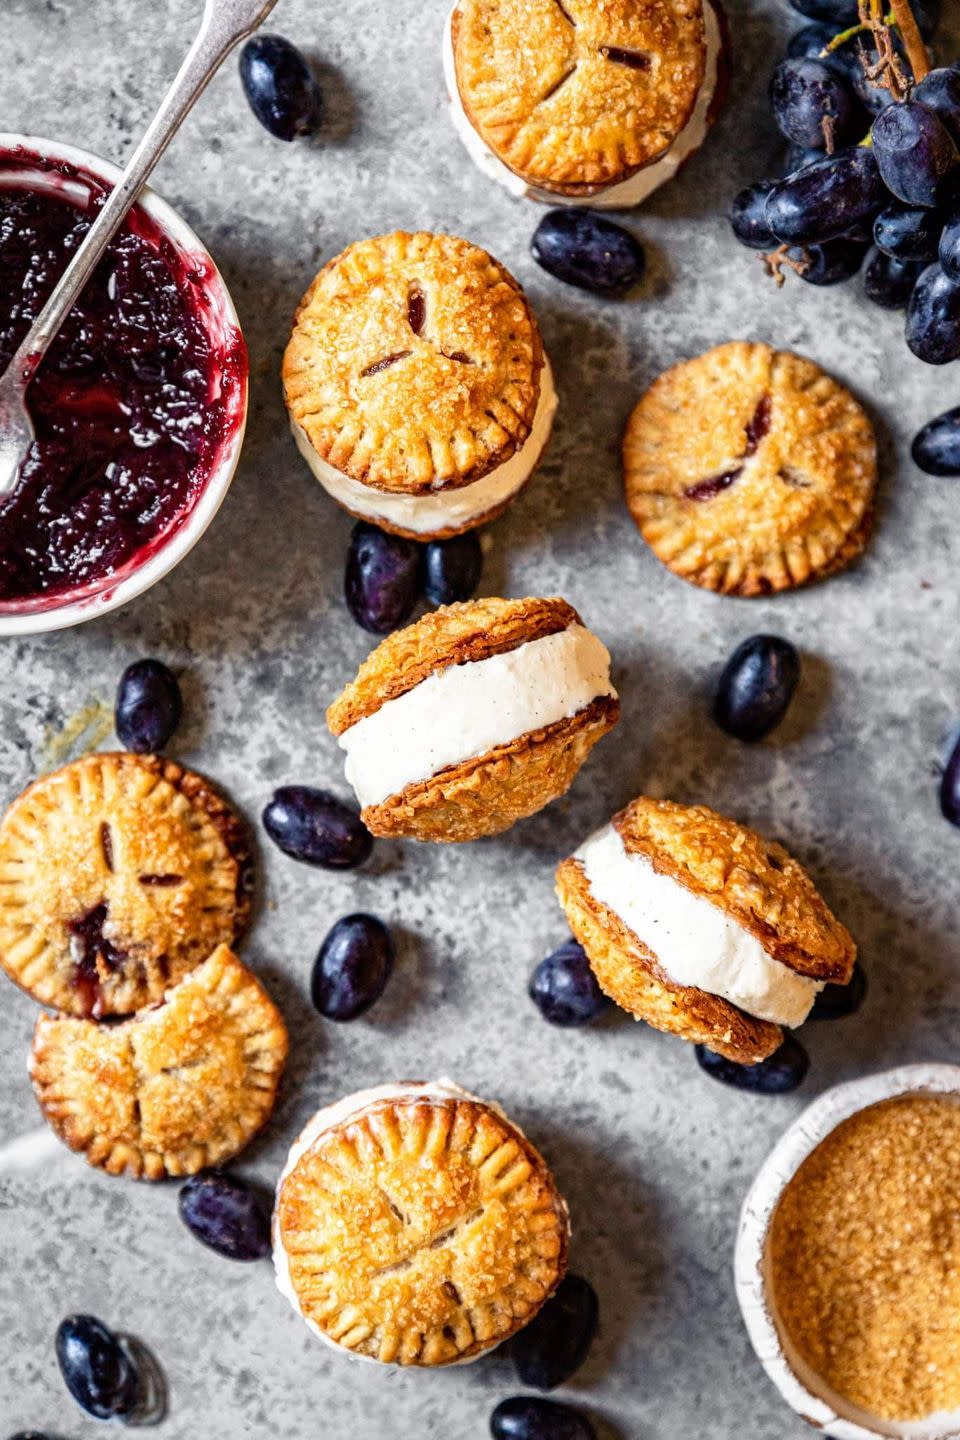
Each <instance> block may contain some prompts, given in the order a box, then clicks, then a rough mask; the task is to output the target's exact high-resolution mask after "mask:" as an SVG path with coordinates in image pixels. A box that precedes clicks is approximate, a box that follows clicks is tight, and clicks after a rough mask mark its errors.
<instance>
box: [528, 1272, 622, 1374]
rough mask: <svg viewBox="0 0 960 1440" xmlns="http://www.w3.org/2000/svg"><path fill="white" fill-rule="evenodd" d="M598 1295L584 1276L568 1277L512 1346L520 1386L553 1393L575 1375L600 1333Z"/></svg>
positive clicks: (562, 1281) (565, 1277) (561, 1282)
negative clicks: (598, 1331)
mask: <svg viewBox="0 0 960 1440" xmlns="http://www.w3.org/2000/svg"><path fill="white" fill-rule="evenodd" d="M599 1314H600V1305H599V1301H598V1300H597V1292H596V1290H594V1288H593V1286H592V1285H591V1284H590V1281H589V1280H584V1278H583V1276H582V1275H566V1276H564V1278H563V1279H562V1280H561V1281H560V1284H559V1285H558V1286H557V1288H556V1290H555V1291H554V1293H553V1295H552V1296H551V1298H550V1299H549V1300H548V1301H547V1303H546V1305H544V1307H543V1309H542V1310H540V1311H539V1312H538V1314H537V1315H536V1316H535V1317H534V1319H533V1320H532V1321H531V1322H530V1324H529V1325H527V1326H525V1327H524V1329H523V1330H521V1331H520V1333H519V1334H518V1335H516V1336H515V1337H514V1339H513V1341H512V1343H511V1352H512V1354H513V1363H514V1365H515V1366H516V1370H517V1377H518V1379H519V1381H520V1383H521V1385H527V1386H529V1388H530V1389H531V1390H554V1389H556V1387H557V1386H558V1385H562V1384H563V1382H564V1381H565V1380H569V1379H570V1376H571V1375H573V1374H575V1373H576V1371H577V1370H579V1369H580V1366H581V1365H582V1364H583V1362H584V1360H586V1358H587V1353H588V1351H589V1349H590V1346H591V1345H592V1344H593V1337H594V1336H595V1335H596V1333H597V1320H598V1318H599Z"/></svg>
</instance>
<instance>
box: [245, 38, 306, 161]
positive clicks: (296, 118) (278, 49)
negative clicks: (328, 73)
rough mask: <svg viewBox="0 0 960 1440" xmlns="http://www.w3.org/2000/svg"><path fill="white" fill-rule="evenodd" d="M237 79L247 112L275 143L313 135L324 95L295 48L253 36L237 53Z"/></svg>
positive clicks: (272, 39)
mask: <svg viewBox="0 0 960 1440" xmlns="http://www.w3.org/2000/svg"><path fill="white" fill-rule="evenodd" d="M240 79H241V80H242V82H243V89H244V94H245V95H246V97H247V99H248V100H249V102H250V108H251V110H252V111H253V113H254V115H256V117H257V119H258V120H259V121H260V124H261V125H264V126H265V127H266V128H267V129H268V130H269V131H270V134H271V135H275V136H276V137H277V139H278V140H295V139H296V138H297V137H298V136H301V135H312V134H313V133H314V131H315V130H317V129H318V128H319V126H320V122H321V120H322V119H323V92H322V91H321V89H320V86H319V85H318V84H317V82H316V80H315V78H314V76H313V73H312V71H311V69H310V66H309V65H308V64H307V62H306V60H305V59H304V57H303V55H301V53H300V51H299V50H298V49H297V47H296V45H291V43H290V41H289V40H285V39H284V37H283V36H282V35H262V34H261V35H255V36H254V37H253V39H252V40H248V41H247V43H246V45H244V47H243V49H242V50H241V52H240Z"/></svg>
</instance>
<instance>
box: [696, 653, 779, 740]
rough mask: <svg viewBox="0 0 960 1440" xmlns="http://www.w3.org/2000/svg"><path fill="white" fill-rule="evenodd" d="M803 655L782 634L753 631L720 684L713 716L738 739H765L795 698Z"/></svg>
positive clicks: (728, 663)
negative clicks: (761, 633) (759, 633)
mask: <svg viewBox="0 0 960 1440" xmlns="http://www.w3.org/2000/svg"><path fill="white" fill-rule="evenodd" d="M799 679H800V656H799V655H798V653H797V650H796V647H795V646H793V645H791V644H790V641H789V640H784V639H782V637H781V636H779V635H752V636H751V637H750V639H749V640H744V641H743V643H742V644H741V645H738V646H737V648H736V650H734V652H733V654H732V655H731V656H730V659H729V660H728V661H727V663H726V665H725V666H724V667H723V673H722V674H721V676H720V681H719V683H718V685H717V693H716V696H715V698H714V702H713V718H714V720H715V721H716V723H717V724H718V725H719V726H720V729H721V730H724V731H726V733H727V734H728V735H732V736H733V738H734V739H735V740H747V741H750V740H762V739H763V737H764V735H769V734H770V731H771V730H773V729H774V728H775V727H776V726H777V725H779V724H780V721H781V720H782V719H783V717H784V715H785V714H786V713H787V709H788V707H789V705H790V701H791V700H792V699H793V694H794V691H795V690H796V688H797V682H798V681H799Z"/></svg>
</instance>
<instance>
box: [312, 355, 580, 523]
mask: <svg viewBox="0 0 960 1440" xmlns="http://www.w3.org/2000/svg"><path fill="white" fill-rule="evenodd" d="M556 410H557V392H556V387H555V386H554V383H553V371H552V370H551V368H550V362H549V360H548V359H547V358H546V356H544V359H543V368H542V370H541V371H540V396H539V399H538V400H537V408H536V411H535V413H534V417H533V425H532V427H531V430H530V434H529V435H528V436H527V438H526V440H525V441H524V443H523V444H522V445H521V446H520V448H519V449H518V450H515V451H514V452H513V454H512V455H511V456H510V459H509V460H505V461H504V462H503V464H502V465H498V466H497V467H496V468H495V469H494V470H491V471H490V472H489V474H487V475H484V476H483V477H482V478H481V479H480V480H474V481H473V482H472V483H471V484H469V485H458V486H455V487H452V488H450V487H448V488H447V489H444V490H435V491H433V492H431V493H430V494H428V495H400V494H395V493H393V492H391V491H386V490H375V489H374V488H373V487H372V486H371V485H364V484H362V483H361V481H359V480H354V479H353V478H352V476H350V475H344V473H343V471H342V470H338V469H337V468H336V466H335V465H331V464H330V462H329V461H327V460H323V459H321V458H320V456H319V455H318V454H317V452H316V450H315V449H314V448H313V446H312V445H311V443H310V438H309V436H308V435H307V432H306V431H305V430H304V428H303V426H302V425H300V424H298V422H297V421H296V420H293V419H291V421H290V425H291V428H292V430H293V438H294V439H295V440H296V442H297V449H298V450H299V451H300V454H301V455H302V456H303V458H304V460H306V462H307V464H308V465H309V466H310V469H311V470H312V471H313V473H314V475H315V476H316V477H317V479H318V480H319V481H320V484H321V485H322V486H323V488H324V490H326V492H327V494H328V495H331V496H332V497H333V499H334V500H336V501H337V502H338V503H339V504H340V505H342V506H343V507H344V508H345V509H346V510H349V511H351V512H352V513H353V514H354V515H360V516H361V517H362V518H363V519H364V520H372V521H374V522H375V523H376V522H377V521H383V522H385V523H386V524H388V525H394V526H396V528H397V529H399V530H409V531H411V532H412V533H413V534H416V535H435V534H437V533H439V532H441V531H443V530H454V529H462V528H464V527H466V526H469V525H471V524H473V523H474V522H475V521H477V520H482V519H483V517H484V515H489V514H490V512H491V511H492V510H496V509H498V508H499V506H501V505H503V504H504V503H505V502H506V501H507V500H509V499H510V498H511V497H512V496H514V495H516V494H517V492H518V491H520V490H522V489H523V487H524V485H526V483H527V481H528V480H529V479H530V476H531V475H532V474H533V471H534V470H535V469H536V467H537V462H538V461H539V459H540V456H541V455H542V454H543V450H544V447H545V446H546V443H547V441H548V440H549V438H550V431H551V430H552V428H553V417H554V415H555V414H556Z"/></svg>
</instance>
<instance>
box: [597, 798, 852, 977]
mask: <svg viewBox="0 0 960 1440" xmlns="http://www.w3.org/2000/svg"><path fill="white" fill-rule="evenodd" d="M612 824H613V826H614V828H615V829H616V831H617V833H618V834H619V836H620V838H621V840H622V841H623V844H624V848H625V849H626V850H627V851H629V852H632V853H634V854H639V855H644V856H646V858H647V859H648V860H649V861H650V863H651V864H652V866H653V868H654V870H656V871H657V873H658V874H661V875H668V876H669V877H670V878H671V879H672V880H676V881H677V883H678V884H680V885H683V886H684V888H685V889H687V890H690V891H691V892H692V893H693V894H694V895H698V896H700V898H701V899H704V900H709V901H710V902H711V904H713V905H716V906H717V907H718V908H719V909H720V910H722V911H723V912H724V914H726V915H729V916H730V918H731V919H732V920H735V921H736V922H737V924H738V925H740V926H741V927H742V928H743V929H744V930H746V931H747V933H748V934H750V935H752V936H753V937H754V939H755V940H758V941H759V942H760V944H761V945H762V946H763V948H764V950H765V951H766V952H767V954H768V955H770V956H772V957H773V959H774V960H778V961H780V963H781V964H783V965H789V967H790V969H791V970H795V971H796V972H797V974H798V975H806V976H809V978H810V979H811V980H823V981H830V982H831V983H833V984H838V985H845V984H846V983H847V981H848V980H849V979H850V977H851V975H852V974H853V966H854V962H855V961H856V958H857V947H856V945H855V944H854V942H853V938H852V936H851V935H850V932H849V931H848V930H847V928H846V926H845V925H842V924H841V923H840V921H839V920H838V919H837V918H836V916H835V915H833V914H832V912H831V911H830V910H829V909H828V907H827V904H826V902H825V901H824V899H823V897H822V896H821V894H820V892H819V890H818V889H817V887H816V886H815V885H814V883H813V881H812V880H811V878H810V876H809V875H808V874H807V872H806V871H805V870H804V869H803V867H802V866H801V865H799V864H798V863H797V861H796V860H794V859H793V857H792V856H791V855H790V854H789V853H788V852H787V851H786V850H785V849H784V848H783V846H782V845H779V844H777V842H776V841H775V840H765V839H764V838H763V836H762V835H758V834H757V832H756V831H755V830H749V829H748V828H747V826H746V825H740V824H738V823H737V821H736V820H729V819H727V817H726V816H725V815H718V814H717V813H716V811H714V810H710V809H708V808H707V806H706V805H678V804H676V803H675V802H674V801H672V800H651V799H649V798H648V797H647V796H644V795H641V796H640V797H639V798H638V799H636V800H634V801H632V802H631V804H629V805H628V806H627V808H626V809H625V810H622V811H621V812H620V814H619V815H615V816H614V817H613V821H612Z"/></svg>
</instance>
